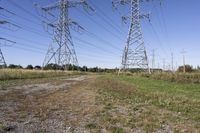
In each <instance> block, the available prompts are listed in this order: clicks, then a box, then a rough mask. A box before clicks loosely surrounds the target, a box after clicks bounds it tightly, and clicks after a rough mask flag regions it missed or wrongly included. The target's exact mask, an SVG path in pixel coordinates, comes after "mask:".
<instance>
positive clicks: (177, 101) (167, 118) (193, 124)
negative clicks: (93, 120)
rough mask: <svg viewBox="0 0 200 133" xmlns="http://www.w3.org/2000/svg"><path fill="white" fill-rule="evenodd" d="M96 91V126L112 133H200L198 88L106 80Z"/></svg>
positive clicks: (129, 79)
mask: <svg viewBox="0 0 200 133" xmlns="http://www.w3.org/2000/svg"><path fill="white" fill-rule="evenodd" d="M96 88H98V96H97V98H96V100H97V103H99V105H102V104H103V105H104V109H103V110H102V112H101V113H100V114H99V122H98V123H101V125H103V126H105V127H106V128H107V129H110V130H111V131H112V132H120V133H123V132H129V131H130V132H144V131H145V132H157V131H160V132H170V131H172V132H200V84H193V83H175V82H170V81H162V80H155V79H149V78H145V77H139V76H119V77H117V76H105V77H101V78H99V79H98V80H97V82H96ZM93 127H94V125H93ZM96 127H98V126H96ZM128 129H129V130H128ZM131 129H133V130H131Z"/></svg>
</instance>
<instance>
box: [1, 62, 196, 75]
mask: <svg viewBox="0 0 200 133" xmlns="http://www.w3.org/2000/svg"><path fill="white" fill-rule="evenodd" d="M0 68H9V69H28V70H33V69H35V70H63V71H64V70H68V71H82V72H117V71H118V70H119V69H118V68H100V67H97V66H96V67H87V66H82V67H81V66H76V65H72V64H68V65H62V66H60V65H58V64H53V63H51V64H48V65H46V66H45V67H42V66H40V65H36V66H33V65H31V64H30V65H27V66H26V67H23V66H21V65H15V64H10V65H8V66H5V65H0ZM183 69H184V66H179V67H178V69H177V70H176V71H177V72H183ZM185 70H186V72H196V71H200V66H197V67H196V68H194V67H193V66H191V65H185ZM128 71H129V72H131V73H134V72H139V71H143V69H141V68H130V69H128ZM153 71H154V72H155V71H160V72H161V71H163V70H162V69H154V70H153Z"/></svg>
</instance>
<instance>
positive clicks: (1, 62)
mask: <svg viewBox="0 0 200 133" xmlns="http://www.w3.org/2000/svg"><path fill="white" fill-rule="evenodd" d="M0 41H4V43H2V42H0V67H6V61H5V58H4V56H3V52H2V50H1V47H2V46H12V45H13V44H15V43H16V42H13V41H11V40H8V39H6V38H2V37H0ZM8 43H9V44H8Z"/></svg>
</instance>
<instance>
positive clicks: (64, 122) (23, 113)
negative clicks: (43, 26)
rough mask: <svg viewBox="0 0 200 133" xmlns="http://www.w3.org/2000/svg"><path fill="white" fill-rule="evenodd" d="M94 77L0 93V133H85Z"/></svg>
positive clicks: (92, 101) (91, 109)
mask: <svg viewBox="0 0 200 133" xmlns="http://www.w3.org/2000/svg"><path fill="white" fill-rule="evenodd" d="M95 78H96V76H91V75H89V76H88V75H87V76H78V77H74V78H66V79H65V78H62V79H57V80H50V81H46V82H44V83H34V84H24V85H22V86H21V85H20V86H11V87H8V88H3V89H1V90H0V132H9V133H10V132H14V133H18V132H19V133H22V132H24V133H29V132H34V133H41V132H59V133H62V132H65V133H66V132H69V133H70V132H75V133H76V132H77V133H84V132H88V131H87V129H85V127H86V125H87V124H88V123H90V122H91V121H93V120H92V118H93V117H92V115H93V114H95V110H96V108H98V107H97V106H96V105H95V90H94V89H92V88H91V87H89V86H90V84H91V83H92V82H93V81H94V79H95Z"/></svg>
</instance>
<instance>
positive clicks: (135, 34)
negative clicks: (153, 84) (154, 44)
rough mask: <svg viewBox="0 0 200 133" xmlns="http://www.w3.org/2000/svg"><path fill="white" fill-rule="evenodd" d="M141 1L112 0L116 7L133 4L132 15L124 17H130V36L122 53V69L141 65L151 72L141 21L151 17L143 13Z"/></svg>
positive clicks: (125, 18) (124, 18)
mask: <svg viewBox="0 0 200 133" xmlns="http://www.w3.org/2000/svg"><path fill="white" fill-rule="evenodd" d="M140 2H141V1H140V0H113V1H112V3H113V6H114V7H115V8H116V6H117V5H131V15H130V16H128V17H122V19H123V20H127V18H128V19H130V27H129V32H128V37H127V41H126V44H125V47H124V51H123V55H122V69H123V70H126V69H128V68H130V67H132V68H136V67H139V68H142V69H143V70H148V72H149V73H151V72H150V68H149V63H148V58H147V52H146V48H145V45H144V39H143V34H142V30H141V23H140V19H142V18H147V19H149V14H141V11H140Z"/></svg>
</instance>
